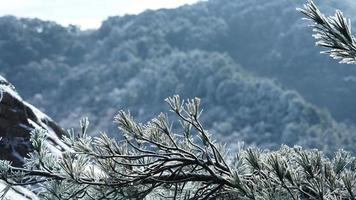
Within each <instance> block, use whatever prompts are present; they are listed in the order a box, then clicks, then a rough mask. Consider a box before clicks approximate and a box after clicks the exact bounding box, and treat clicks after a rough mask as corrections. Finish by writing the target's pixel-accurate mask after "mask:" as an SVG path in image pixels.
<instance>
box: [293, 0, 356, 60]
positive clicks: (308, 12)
mask: <svg viewBox="0 0 356 200" xmlns="http://www.w3.org/2000/svg"><path fill="white" fill-rule="evenodd" d="M297 10H298V11H300V12H302V13H303V14H304V15H305V16H306V19H309V20H311V21H313V22H314V23H313V24H312V25H311V27H313V32H314V34H313V36H314V38H315V39H316V45H318V46H321V47H326V48H328V50H326V51H323V52H322V53H326V54H329V55H330V56H331V57H332V58H334V59H340V63H347V64H356V39H355V37H354V36H353V35H352V32H351V21H350V19H346V18H345V17H344V15H343V13H342V12H341V11H340V10H336V13H335V15H334V16H329V17H325V15H324V14H323V13H321V12H320V10H319V9H318V7H317V6H316V5H315V3H314V2H313V1H308V3H307V4H305V5H304V8H297Z"/></svg>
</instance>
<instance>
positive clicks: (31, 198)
mask: <svg viewBox="0 0 356 200" xmlns="http://www.w3.org/2000/svg"><path fill="white" fill-rule="evenodd" d="M5 188H6V183H5V182H4V181H0V195H2V192H3V190H4V189H5ZM4 199H8V200H39V198H38V197H37V196H36V195H35V194H34V193H33V192H31V191H29V190H28V189H26V188H24V187H20V186H13V187H12V188H11V189H10V190H9V191H8V192H7V193H6V195H5V197H4Z"/></svg>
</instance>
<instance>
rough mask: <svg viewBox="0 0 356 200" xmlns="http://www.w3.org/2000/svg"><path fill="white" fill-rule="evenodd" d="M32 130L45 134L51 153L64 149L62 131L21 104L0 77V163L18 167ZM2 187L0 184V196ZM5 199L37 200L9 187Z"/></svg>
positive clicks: (26, 104) (26, 105)
mask: <svg viewBox="0 0 356 200" xmlns="http://www.w3.org/2000/svg"><path fill="white" fill-rule="evenodd" d="M36 128H42V129H45V130H47V133H48V135H47V138H48V142H49V144H50V149H51V150H52V151H53V152H55V151H57V152H60V151H62V150H63V149H66V145H64V144H63V143H62V142H61V141H60V140H59V137H60V136H61V135H62V134H63V133H64V130H63V129H62V128H61V127H60V126H58V124H57V123H56V122H54V121H53V120H52V119H51V118H50V117H48V116H47V115H45V114H44V113H42V112H41V111H39V110H38V109H37V108H35V107H34V106H32V105H31V104H29V103H27V102H26V101H24V100H23V99H22V98H21V97H20V96H19V94H18V93H17V92H16V90H15V87H14V86H13V85H12V84H10V83H9V82H8V81H7V80H6V79H5V78H3V77H1V76H0V138H1V140H0V159H1V160H9V161H11V162H12V165H13V166H17V167H20V166H22V165H23V163H24V157H26V156H27V154H28V153H29V152H30V151H31V150H32V146H31V142H30V136H31V131H33V130H34V129H36ZM5 187H6V186H5V184H4V183H3V182H1V181H0V192H1V191H2V190H3V189H4V188H5ZM0 195H1V194H0ZM6 198H7V199H19V200H20V199H21V200H22V199H33V200H34V199H38V198H37V197H36V195H35V194H33V193H32V192H31V191H29V190H28V189H26V188H24V187H18V186H17V187H13V188H12V189H11V190H10V191H9V192H8V193H7V194H6ZM6 198H5V199H6Z"/></svg>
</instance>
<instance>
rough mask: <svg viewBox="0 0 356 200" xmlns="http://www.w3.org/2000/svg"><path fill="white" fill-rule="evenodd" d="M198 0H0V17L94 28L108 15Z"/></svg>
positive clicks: (176, 5) (166, 6)
mask: <svg viewBox="0 0 356 200" xmlns="http://www.w3.org/2000/svg"><path fill="white" fill-rule="evenodd" d="M197 1H198V0H0V16H3V15H15V16H19V17H37V18H40V19H45V20H52V21H56V22H57V23H60V24H63V25H68V24H76V25H79V26H80V27H81V28H82V29H87V28H98V27H99V26H100V23H101V21H103V20H105V19H106V18H107V17H108V16H113V15H123V14H126V13H129V14H137V13H139V12H142V11H144V10H146V9H158V8H174V7H178V6H180V5H183V4H191V3H194V2H197Z"/></svg>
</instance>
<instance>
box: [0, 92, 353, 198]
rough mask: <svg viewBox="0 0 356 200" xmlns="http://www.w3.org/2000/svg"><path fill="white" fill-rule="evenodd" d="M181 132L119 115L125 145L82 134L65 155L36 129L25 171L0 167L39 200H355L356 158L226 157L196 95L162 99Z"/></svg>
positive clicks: (282, 152)
mask: <svg viewBox="0 0 356 200" xmlns="http://www.w3.org/2000/svg"><path fill="white" fill-rule="evenodd" d="M166 101H167V103H168V105H169V106H170V109H171V111H172V112H173V113H174V115H175V121H176V122H178V123H177V124H179V127H177V126H176V125H173V124H172V123H170V122H169V120H168V117H167V115H166V114H160V115H159V116H158V117H156V118H154V119H152V120H151V121H149V122H148V123H146V124H140V123H137V122H135V121H134V119H133V118H132V116H131V115H130V114H129V113H127V112H124V111H120V112H119V114H118V115H117V116H116V118H115V122H116V123H117V124H118V126H119V129H120V130H121V132H122V134H123V137H124V140H122V141H116V140H114V139H110V138H109V137H108V136H107V135H106V134H104V133H103V134H101V136H99V137H91V136H89V135H87V128H88V125H89V122H88V120H87V119H83V120H82V121H81V123H80V126H81V130H80V131H79V133H77V134H76V133H75V132H74V131H69V132H68V134H67V135H66V136H64V137H63V138H62V141H63V142H64V143H65V144H67V145H68V146H69V147H70V150H67V151H64V152H62V153H61V154H60V155H56V154H53V153H51V152H50V151H49V149H48V146H47V143H46V132H45V131H43V130H35V131H34V132H33V133H32V138H31V141H32V143H33V146H34V152H32V153H30V155H29V158H28V159H27V160H26V164H25V167H24V168H16V167H12V166H11V165H10V163H9V162H8V161H1V162H0V177H1V179H2V180H4V181H6V182H7V183H8V184H9V185H10V186H15V185H34V186H32V187H33V188H35V190H36V191H37V193H38V195H39V196H40V198H41V199H167V198H168V199H242V200H244V199H256V200H257V199H294V200H297V199H355V190H356V188H355V184H356V181H355V180H356V159H355V158H354V157H352V156H351V155H350V154H349V153H347V152H345V151H343V150H340V151H339V152H337V153H336V154H335V157H334V158H333V159H331V160H330V159H328V158H326V157H325V156H323V154H322V153H321V152H320V151H317V150H303V149H302V148H301V147H294V148H289V147H287V146H283V147H281V149H279V150H277V151H262V150H260V149H258V148H243V147H241V148H240V149H239V150H237V151H236V152H229V151H228V150H227V148H225V147H224V146H221V145H218V144H217V143H215V142H214V140H213V139H212V136H211V135H210V134H209V132H208V131H207V130H206V129H205V128H204V126H203V125H202V123H201V121H200V120H199V117H200V115H201V110H200V100H199V99H198V98H195V99H192V100H188V101H187V102H186V103H184V102H182V101H181V100H180V98H179V96H173V97H170V98H168V99H166Z"/></svg>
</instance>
